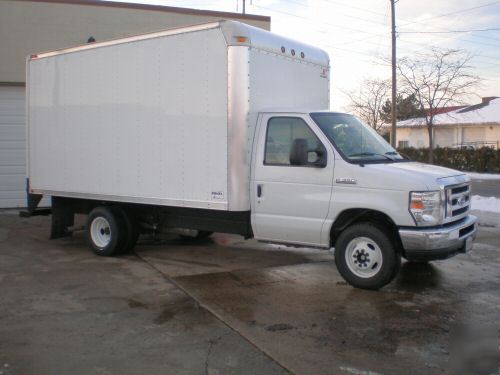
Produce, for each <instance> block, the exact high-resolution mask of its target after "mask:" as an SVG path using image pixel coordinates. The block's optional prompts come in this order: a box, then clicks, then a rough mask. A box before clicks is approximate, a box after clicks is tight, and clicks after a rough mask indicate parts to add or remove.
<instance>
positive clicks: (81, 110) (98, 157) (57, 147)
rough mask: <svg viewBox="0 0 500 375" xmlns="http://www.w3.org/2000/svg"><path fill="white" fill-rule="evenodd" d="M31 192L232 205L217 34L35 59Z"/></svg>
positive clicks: (223, 57) (222, 47)
mask: <svg viewBox="0 0 500 375" xmlns="http://www.w3.org/2000/svg"><path fill="white" fill-rule="evenodd" d="M30 64H31V66H30V76H29V95H30V108H29V119H30V120H29V145H30V154H29V155H30V168H29V176H30V181H31V186H32V187H33V188H34V189H35V190H36V191H41V192H45V193H47V194H53V195H66V196H87V197H97V198H100V199H109V200H119V201H127V202H140V203H151V204H163V205H174V206H187V207H201V208H215V209H227V48H226V44H225V41H224V38H223V36H222V34H221V32H220V29H218V28H214V29H209V30H203V31H196V32H189V33H182V34H177V35H171V36H164V37H158V38H152V39H147V40H141V41H137V42H129V43H123V44H116V45H112V46H106V47H99V48H94V49H89V50H84V51H78V52H72V53H66V54H61V55H57V56H51V57H46V58H41V59H35V60H31V62H30Z"/></svg>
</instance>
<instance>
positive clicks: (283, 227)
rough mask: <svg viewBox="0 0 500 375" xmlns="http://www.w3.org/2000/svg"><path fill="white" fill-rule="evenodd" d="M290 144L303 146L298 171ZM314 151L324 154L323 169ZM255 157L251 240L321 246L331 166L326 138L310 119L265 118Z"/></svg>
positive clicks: (328, 201)
mask: <svg viewBox="0 0 500 375" xmlns="http://www.w3.org/2000/svg"><path fill="white" fill-rule="evenodd" d="M294 144H301V145H305V144H307V148H308V151H309V152H308V154H307V157H306V161H305V163H304V164H302V165H297V161H295V159H296V158H294V156H293V152H292V151H294V150H293V147H294ZM317 150H320V153H324V155H323V156H322V158H323V159H324V160H323V163H317V162H316V161H317V160H316V159H318V157H319V154H318V153H317ZM253 151H254V152H253V158H254V160H253V163H252V164H253V168H252V183H251V185H252V192H251V195H252V228H253V231H254V235H255V238H257V239H259V240H269V241H277V242H285V243H294V244H304V245H313V246H322V245H323V246H324V245H325V244H321V229H322V227H323V224H324V222H325V219H326V217H327V215H328V209H329V206H330V197H331V194H332V182H333V163H334V158H333V151H332V149H331V147H330V145H329V143H328V141H327V139H326V137H325V136H324V135H323V134H322V133H321V131H320V130H319V129H317V127H316V126H314V125H313V124H312V123H311V120H310V119H309V118H308V116H305V115H295V114H294V115H290V114H288V115H280V114H263V115H261V119H260V121H259V127H258V130H257V133H256V140H255V141H254V150H253ZM291 156H292V157H291ZM320 164H321V165H320Z"/></svg>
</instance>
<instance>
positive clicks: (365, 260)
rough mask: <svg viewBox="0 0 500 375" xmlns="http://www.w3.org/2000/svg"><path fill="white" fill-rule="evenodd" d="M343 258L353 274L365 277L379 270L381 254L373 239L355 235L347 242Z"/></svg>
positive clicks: (373, 274)
mask: <svg viewBox="0 0 500 375" xmlns="http://www.w3.org/2000/svg"><path fill="white" fill-rule="evenodd" d="M345 260H346V263H347V267H349V270H350V271H351V272H352V273H353V274H355V275H356V276H358V277H361V278H363V279H367V278H370V277H373V276H375V275H376V274H377V273H378V272H379V271H380V268H382V262H383V256H382V251H381V250H380V247H379V246H378V245H377V243H376V242H375V241H373V240H372V239H370V238H368V237H357V238H355V239H353V240H351V242H349V243H348V244H347V248H346V252H345Z"/></svg>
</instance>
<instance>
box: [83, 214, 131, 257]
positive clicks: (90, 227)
mask: <svg viewBox="0 0 500 375" xmlns="http://www.w3.org/2000/svg"><path fill="white" fill-rule="evenodd" d="M86 229H87V230H86V234H87V241H88V243H89V245H90V247H91V248H92V250H93V251H94V253H96V254H97V255H100V256H111V255H115V254H118V253H119V252H120V251H121V250H122V249H123V245H124V242H125V223H124V220H123V217H122V215H121V213H120V212H119V211H118V210H117V209H116V208H113V207H96V208H94V209H93V210H92V211H91V212H90V213H89V215H88V216H87V225H86Z"/></svg>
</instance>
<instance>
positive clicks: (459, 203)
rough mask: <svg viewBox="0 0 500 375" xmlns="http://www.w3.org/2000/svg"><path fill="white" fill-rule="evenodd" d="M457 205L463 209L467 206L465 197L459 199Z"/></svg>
mask: <svg viewBox="0 0 500 375" xmlns="http://www.w3.org/2000/svg"><path fill="white" fill-rule="evenodd" d="M457 203H458V205H459V206H460V207H463V205H464V204H465V197H460V198H458V200H457Z"/></svg>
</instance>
